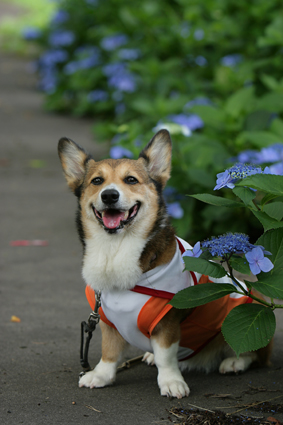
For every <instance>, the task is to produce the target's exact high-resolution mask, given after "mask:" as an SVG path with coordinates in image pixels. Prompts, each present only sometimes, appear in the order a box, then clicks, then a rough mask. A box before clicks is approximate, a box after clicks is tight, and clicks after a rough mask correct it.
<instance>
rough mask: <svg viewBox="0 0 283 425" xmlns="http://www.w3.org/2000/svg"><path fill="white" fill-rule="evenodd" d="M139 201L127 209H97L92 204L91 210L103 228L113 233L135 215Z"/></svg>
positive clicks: (138, 207)
mask: <svg viewBox="0 0 283 425" xmlns="http://www.w3.org/2000/svg"><path fill="white" fill-rule="evenodd" d="M140 205H141V204H140V202H137V203H136V204H135V205H134V206H133V207H132V208H130V209H129V210H127V211H122V210H118V209H114V208H109V209H105V210H103V211H98V210H97V209H96V208H95V207H94V206H92V208H93V212H94V215H95V217H96V218H97V220H98V221H99V222H100V223H101V224H103V227H104V229H105V230H107V231H108V232H109V233H115V232H116V231H117V230H119V229H122V228H123V227H124V226H125V225H127V224H128V223H130V222H131V221H133V220H134V219H135V217H136V216H137V214H138V212H139V209H140Z"/></svg>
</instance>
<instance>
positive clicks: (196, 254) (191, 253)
mask: <svg viewBox="0 0 283 425" xmlns="http://www.w3.org/2000/svg"><path fill="white" fill-rule="evenodd" d="M201 253H202V249H201V248H200V242H197V243H196V244H195V246H194V247H193V249H192V250H191V249H189V250H187V251H185V252H184V254H183V255H182V257H195V258H198V257H199V256H200V255H201Z"/></svg>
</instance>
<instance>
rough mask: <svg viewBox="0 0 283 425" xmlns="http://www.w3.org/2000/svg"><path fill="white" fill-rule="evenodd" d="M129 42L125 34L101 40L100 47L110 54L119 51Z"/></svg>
mask: <svg viewBox="0 0 283 425" xmlns="http://www.w3.org/2000/svg"><path fill="white" fill-rule="evenodd" d="M127 42H128V37H127V36H126V35H125V34H115V35H110V36H108V37H104V38H103V39H102V40H101V43H100V45H101V47H102V48H103V49H104V50H107V51H109V52H110V51H112V50H116V49H118V47H121V46H123V45H124V44H126V43H127Z"/></svg>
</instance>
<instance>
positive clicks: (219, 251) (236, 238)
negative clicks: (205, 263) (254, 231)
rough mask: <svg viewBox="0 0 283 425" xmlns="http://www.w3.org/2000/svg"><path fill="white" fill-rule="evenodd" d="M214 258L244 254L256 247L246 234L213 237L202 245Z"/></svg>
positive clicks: (227, 234)
mask: <svg viewBox="0 0 283 425" xmlns="http://www.w3.org/2000/svg"><path fill="white" fill-rule="evenodd" d="M201 246H202V248H206V249H207V250H208V251H209V252H210V253H211V255H212V256H213V257H215V256H217V257H225V256H227V255H230V254H243V253H246V252H249V251H251V250H252V249H253V248H254V245H253V244H251V243H250V242H249V237H248V236H247V235H245V234H244V233H231V232H228V233H225V234H224V235H221V236H218V237H214V236H213V237H212V238H211V239H210V240H206V241H204V242H202V244H201Z"/></svg>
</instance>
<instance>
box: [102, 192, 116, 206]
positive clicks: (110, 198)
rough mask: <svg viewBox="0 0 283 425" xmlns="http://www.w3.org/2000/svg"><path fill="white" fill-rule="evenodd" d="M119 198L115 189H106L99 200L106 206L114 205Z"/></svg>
mask: <svg viewBox="0 0 283 425" xmlns="http://www.w3.org/2000/svg"><path fill="white" fill-rule="evenodd" d="M119 196H120V195H119V192H118V191H117V190H115V189H106V190H104V191H103V192H102V193H101V199H102V201H103V202H104V204H107V205H110V204H115V203H116V202H117V201H118V199H119Z"/></svg>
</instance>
